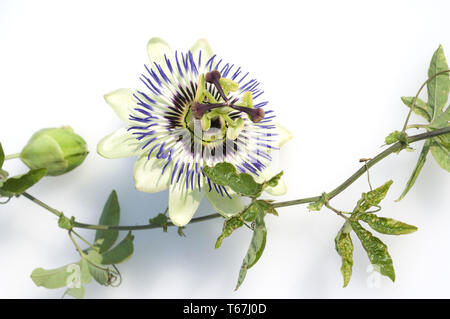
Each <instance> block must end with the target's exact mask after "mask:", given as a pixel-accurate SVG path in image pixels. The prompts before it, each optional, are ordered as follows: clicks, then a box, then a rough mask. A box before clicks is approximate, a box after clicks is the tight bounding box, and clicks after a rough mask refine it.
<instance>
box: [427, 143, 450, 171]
mask: <svg viewBox="0 0 450 319" xmlns="http://www.w3.org/2000/svg"><path fill="white" fill-rule="evenodd" d="M430 149H431V154H433V157H434V159H435V160H436V162H437V163H438V164H439V166H440V167H442V168H443V169H445V170H446V171H447V172H450V148H448V147H445V146H444V145H443V144H442V143H440V142H439V139H436V138H433V139H432V140H431V145H430Z"/></svg>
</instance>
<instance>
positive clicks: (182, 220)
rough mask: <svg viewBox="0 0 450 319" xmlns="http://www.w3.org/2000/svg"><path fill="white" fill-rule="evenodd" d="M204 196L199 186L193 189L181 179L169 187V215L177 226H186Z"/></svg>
mask: <svg viewBox="0 0 450 319" xmlns="http://www.w3.org/2000/svg"><path fill="white" fill-rule="evenodd" d="M202 198H203V192H202V191H199V190H198V189H197V188H194V190H191V188H187V187H186V184H185V183H183V182H182V181H181V180H180V181H179V182H178V183H174V184H172V185H171V186H170V187H169V217H170V220H171V221H172V223H174V224H175V225H177V226H184V225H186V224H187V223H189V221H190V220H191V219H192V216H194V214H195V212H196V211H197V208H198V206H199V205H200V202H201V200H202Z"/></svg>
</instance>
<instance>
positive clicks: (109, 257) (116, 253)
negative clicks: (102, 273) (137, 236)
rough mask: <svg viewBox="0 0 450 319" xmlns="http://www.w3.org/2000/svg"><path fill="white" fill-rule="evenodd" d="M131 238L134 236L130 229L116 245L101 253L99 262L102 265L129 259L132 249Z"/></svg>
mask: <svg viewBox="0 0 450 319" xmlns="http://www.w3.org/2000/svg"><path fill="white" fill-rule="evenodd" d="M133 240H134V236H133V235H132V234H131V231H130V232H129V233H128V235H127V236H126V237H125V238H124V239H123V240H122V241H121V242H120V243H118V244H117V246H115V247H113V248H112V249H110V250H108V251H106V252H104V253H103V254H102V261H101V263H102V264H103V265H111V264H120V263H123V262H125V261H127V260H128V259H130V257H131V256H132V255H133V251H134V245H133Z"/></svg>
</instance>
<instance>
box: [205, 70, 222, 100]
mask: <svg viewBox="0 0 450 319" xmlns="http://www.w3.org/2000/svg"><path fill="white" fill-rule="evenodd" d="M221 77H222V76H221V75H220V72H219V71H217V70H214V71H211V72H208V73H206V75H205V80H206V82H208V83H212V84H214V86H215V87H216V89H217V91H219V94H220V96H221V97H222V99H223V100H224V101H225V102H228V97H227V96H226V95H225V92H224V91H223V88H222V85H220V82H219V80H220V78H221Z"/></svg>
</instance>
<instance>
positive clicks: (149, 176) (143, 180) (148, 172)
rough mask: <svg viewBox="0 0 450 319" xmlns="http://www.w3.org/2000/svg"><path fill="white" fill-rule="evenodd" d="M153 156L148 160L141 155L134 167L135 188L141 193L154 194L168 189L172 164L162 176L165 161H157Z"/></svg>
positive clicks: (145, 155)
mask: <svg viewBox="0 0 450 319" xmlns="http://www.w3.org/2000/svg"><path fill="white" fill-rule="evenodd" d="M153 153H154V154H156V152H153ZM154 154H152V156H150V159H148V156H147V154H143V155H142V156H141V157H140V158H139V160H138V161H137V162H136V164H135V165H134V180H135V186H136V188H137V189H138V190H140V191H141V192H146V193H156V192H160V191H163V190H165V189H167V188H169V185H170V177H171V174H172V169H173V163H172V162H170V163H169V164H168V165H167V166H166V168H165V169H164V173H163V174H162V171H163V168H164V166H165V165H166V164H167V160H165V159H158V158H156V155H154Z"/></svg>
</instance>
